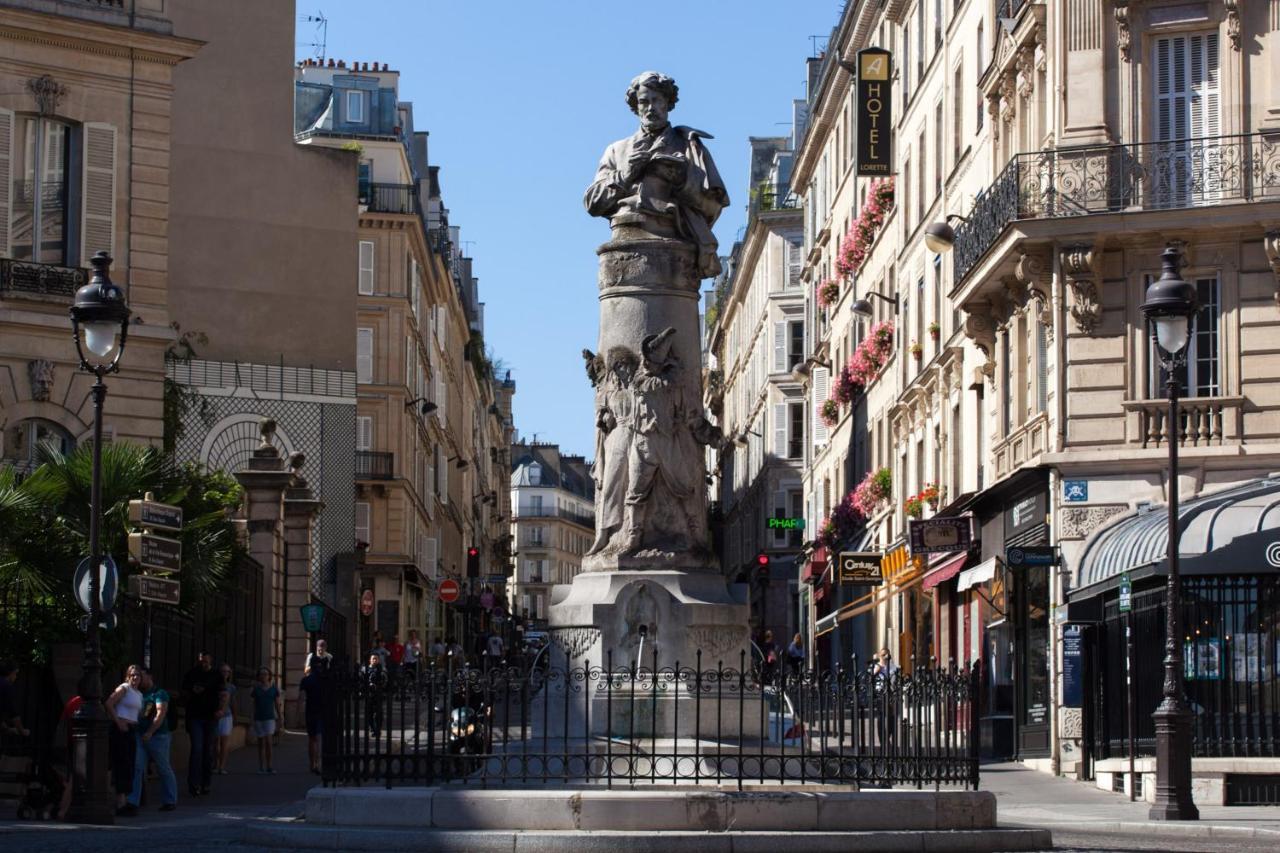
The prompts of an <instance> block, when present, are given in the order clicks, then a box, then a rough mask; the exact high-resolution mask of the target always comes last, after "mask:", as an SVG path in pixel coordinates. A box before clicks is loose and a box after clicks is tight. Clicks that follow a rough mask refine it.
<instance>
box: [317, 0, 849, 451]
mask: <svg viewBox="0 0 1280 853" xmlns="http://www.w3.org/2000/svg"><path fill="white" fill-rule="evenodd" d="M842 5H843V4H842V3H840V2H837V0H774V1H773V2H763V0H685V2H674V3H654V4H653V9H654V11H651V12H647V13H642V12H640V11H637V10H639V9H643V8H644V7H643V5H642V4H638V3H627V2H620V0H488V2H482V1H481V0H452V1H451V2H444V0H360V1H359V2H355V0H298V16H299V18H301V17H303V16H306V15H311V14H315V13H316V12H317V11H318V12H321V13H323V14H324V16H325V17H326V18H328V20H329V25H328V56H331V57H333V58H335V59H345V60H347V61H348V62H351V61H361V62H369V63H371V64H372V63H373V62H375V61H377V62H380V63H382V62H385V63H387V64H388V65H390V66H391V67H392V68H395V69H398V70H399V71H400V72H401V75H400V97H401V99H402V100H407V101H412V102H413V105H414V124H415V125H416V129H417V130H427V131H430V133H431V137H430V157H431V161H432V163H433V164H435V165H438V166H440V168H441V187H442V189H443V193H444V199H445V204H446V205H447V206H448V208H449V217H450V222H451V224H454V225H460V226H461V227H462V239H463V240H464V241H471V242H469V243H467V244H466V248H467V250H468V251H469V253H470V254H471V256H472V257H473V258H474V259H475V272H476V275H478V276H479V277H480V292H481V298H482V299H483V300H484V302H485V304H486V308H485V326H486V328H485V337H486V339H487V341H488V343H489V344H490V345H491V346H492V347H493V348H494V350H495V351H496V353H497V354H498V356H500V357H501V358H502V359H503V360H504V361H505V362H506V364H507V365H508V366H509V367H510V368H511V372H512V373H511V375H512V378H514V379H515V380H516V383H517V388H516V398H515V401H516V414H515V419H516V428H517V430H518V431H519V433H520V435H521V436H524V437H527V438H532V437H533V436H534V435H535V434H536V435H537V437H538V439H539V440H540V441H555V442H559V444H560V446H561V448H562V450H564V451H565V452H570V453H582V454H584V455H587V456H590V455H591V454H592V453H593V447H594V435H593V433H594V430H593V417H592V401H591V389H590V386H589V385H588V383H587V379H586V376H585V374H584V373H583V370H582V359H581V356H580V353H581V351H582V348H583V347H588V348H590V349H595V343H596V335H597V329H598V325H599V321H598V303H597V301H596V255H595V249H596V247H597V246H598V245H599V244H600V243H602V242H604V241H605V240H606V239H607V238H608V233H609V232H608V224H607V222H606V221H605V220H603V219H594V218H592V217H589V216H587V214H586V212H585V211H584V210H583V208H582V194H583V191H584V190H586V188H587V185H588V184H590V183H591V180H592V177H593V175H594V173H595V167H596V163H597V161H598V160H599V157H600V154H601V153H602V152H603V151H604V148H605V146H606V145H608V143H610V142H612V141H613V140H615V139H619V138H621V137H623V136H626V135H629V134H631V133H633V132H634V131H635V128H636V120H635V117H634V116H633V115H632V114H631V112H630V111H629V110H628V109H627V106H626V104H625V102H624V101H623V94H624V92H625V90H626V86H627V83H628V82H629V81H630V80H631V78H632V77H633V76H635V75H636V74H638V73H639V72H641V71H644V70H649V69H653V70H657V71H662V72H664V73H666V74H670V75H671V76H672V77H674V78H675V80H676V82H677V83H678V84H679V86H680V103H679V104H678V105H677V107H676V109H675V110H674V112H673V113H672V121H673V123H675V124H688V125H691V126H693V127H696V128H699V129H701V130H705V131H707V132H708V133H710V134H712V135H713V136H715V140H714V141H712V142H711V143H710V146H711V152H712V155H713V156H714V157H715V160H716V163H717V165H718V166H719V167H720V173H721V175H722V176H723V178H724V180H725V183H726V185H727V186H728V189H729V195H730V197H731V199H732V205H731V206H730V207H729V208H728V209H726V210H725V213H724V215H723V216H722V217H721V218H720V221H719V223H718V224H717V225H716V229H715V231H716V235H717V237H718V238H719V240H720V247H721V252H722V253H724V252H727V251H728V249H729V247H730V246H731V245H732V243H733V238H734V235H735V234H736V233H737V231H738V229H739V228H740V227H741V226H742V225H743V224H744V222H745V218H746V216H745V204H746V199H747V176H748V154H749V149H748V143H747V137H748V136H773V135H782V134H785V133H788V132H790V125H789V122H790V120H791V101H792V99H793V98H797V97H803V96H804V80H805V65H804V61H805V58H806V57H808V56H809V55H810V53H811V52H812V47H813V41H812V40H811V38H810V37H811V36H821V37H822V38H823V40H824V43H825V37H826V36H827V34H829V33H830V31H831V28H832V26H834V24H835V22H836V21H837V19H838V17H839V14H840V9H841V7H842ZM314 30H315V25H314V24H310V23H306V22H303V21H299V23H298V37H297V41H298V42H299V44H298V46H297V55H298V58H303V57H305V56H312V55H315V53H314V49H313V48H312V47H311V46H310V44H309V42H311V41H312V40H313V39H314V38H315V33H314ZM704 286H705V283H704Z"/></svg>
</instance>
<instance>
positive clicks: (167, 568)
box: [129, 533, 182, 572]
mask: <svg viewBox="0 0 1280 853" xmlns="http://www.w3.org/2000/svg"><path fill="white" fill-rule="evenodd" d="M129 556H130V557H132V558H133V561H134V562H135V563H137V564H138V565H139V566H141V567H142V568H143V569H152V570H153V571H158V572H176V571H179V570H181V569H182V543H181V542H179V541H178V540H177V539H169V538H166V537H164V536H156V535H155V534H154V533H130V534H129Z"/></svg>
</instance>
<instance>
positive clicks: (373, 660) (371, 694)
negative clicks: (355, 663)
mask: <svg viewBox="0 0 1280 853" xmlns="http://www.w3.org/2000/svg"><path fill="white" fill-rule="evenodd" d="M363 675H364V695H365V699H364V719H365V724H366V725H367V726H368V728H369V735H370V737H372V738H373V739H374V740H375V741H376V740H377V739H378V736H379V735H380V734H382V694H383V691H385V690H386V688H387V668H386V667H385V666H383V664H382V658H380V657H378V655H376V654H370V655H369V663H368V665H367V666H365V668H364V673H363Z"/></svg>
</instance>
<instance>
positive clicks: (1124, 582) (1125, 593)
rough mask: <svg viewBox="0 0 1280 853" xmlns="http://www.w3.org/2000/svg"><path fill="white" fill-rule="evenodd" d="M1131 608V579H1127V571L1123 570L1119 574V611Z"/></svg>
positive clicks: (1122, 611) (1126, 610)
mask: <svg viewBox="0 0 1280 853" xmlns="http://www.w3.org/2000/svg"><path fill="white" fill-rule="evenodd" d="M1132 609H1133V581H1131V580H1129V573H1128V572H1125V573H1124V574H1122V575H1121V576H1120V612H1121V613H1128V612H1129V611H1130V610H1132Z"/></svg>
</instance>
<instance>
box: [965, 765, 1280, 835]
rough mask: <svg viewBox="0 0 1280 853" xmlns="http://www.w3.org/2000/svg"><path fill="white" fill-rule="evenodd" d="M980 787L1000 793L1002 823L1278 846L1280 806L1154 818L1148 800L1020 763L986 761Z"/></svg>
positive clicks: (1219, 809)
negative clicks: (1271, 841) (1195, 817)
mask: <svg viewBox="0 0 1280 853" xmlns="http://www.w3.org/2000/svg"><path fill="white" fill-rule="evenodd" d="M981 780H982V782H981V784H980V785H979V788H980V789H981V790H984V791H991V792H992V793H993V794H995V795H996V816H997V818H998V820H999V822H1000V826H1034V827H1046V828H1049V829H1071V830H1073V831H1076V832H1091V833H1092V832H1106V833H1120V834H1130V833H1132V834H1135V835H1149V836H1150V835H1171V836H1178V837H1183V838H1207V837H1218V838H1230V837H1235V838H1241V837H1261V838H1269V837H1272V836H1273V835H1274V837H1275V839H1276V846H1277V847H1278V848H1280V807H1277V806H1202V807H1201V808H1200V820H1199V821H1198V822H1182V821H1152V820H1148V819H1147V810H1148V809H1149V808H1150V806H1149V804H1147V803H1144V802H1134V803H1131V802H1129V800H1128V798H1127V797H1126V796H1124V795H1123V794H1112V793H1108V792H1106V791H1101V790H1099V789H1098V788H1096V787H1094V785H1093V783H1092V782H1076V781H1074V780H1071V779H1063V778H1060V777H1057V776H1050V775H1049V774H1048V773H1041V772H1040V771H1038V770H1030V769H1028V768H1026V767H1024V766H1022V765H1021V764H1017V763H1007V764H984V765H983V766H982V771H981Z"/></svg>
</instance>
